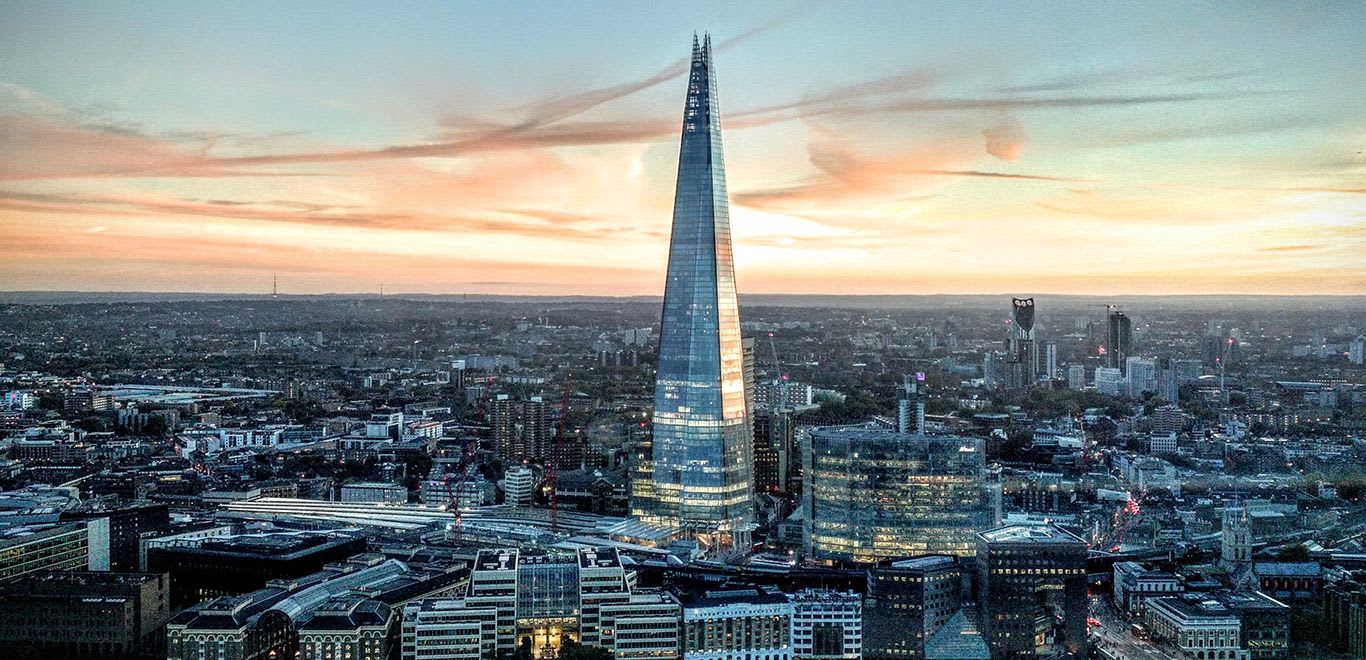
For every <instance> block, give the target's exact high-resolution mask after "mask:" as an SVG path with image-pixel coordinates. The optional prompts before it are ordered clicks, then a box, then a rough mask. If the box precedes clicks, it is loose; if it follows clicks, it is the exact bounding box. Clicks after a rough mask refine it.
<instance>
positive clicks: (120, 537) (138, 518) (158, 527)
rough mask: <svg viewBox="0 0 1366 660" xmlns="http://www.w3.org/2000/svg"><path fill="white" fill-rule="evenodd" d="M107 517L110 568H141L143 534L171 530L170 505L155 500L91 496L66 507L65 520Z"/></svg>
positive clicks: (121, 570)
mask: <svg viewBox="0 0 1366 660" xmlns="http://www.w3.org/2000/svg"><path fill="white" fill-rule="evenodd" d="M100 518H103V519H106V520H108V525H109V570H111V571H119V572H130V571H136V570H138V567H139V565H140V557H139V555H138V552H139V548H140V542H141V541H142V537H143V535H157V534H165V533H168V532H170V531H171V514H170V508H169V507H168V506H167V505H165V504H160V503H156V502H146V501H143V502H119V501H110V500H108V499H96V500H89V501H86V502H84V503H83V504H81V505H80V506H78V507H76V508H74V509H70V510H67V511H63V512H62V515H61V519H62V520H96V519H100Z"/></svg>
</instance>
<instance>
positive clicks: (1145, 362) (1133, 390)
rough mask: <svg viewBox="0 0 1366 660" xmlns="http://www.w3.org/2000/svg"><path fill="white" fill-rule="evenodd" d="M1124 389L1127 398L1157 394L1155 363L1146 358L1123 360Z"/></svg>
mask: <svg viewBox="0 0 1366 660" xmlns="http://www.w3.org/2000/svg"><path fill="white" fill-rule="evenodd" d="M1124 379H1125V386H1124V389H1125V391H1126V393H1128V395H1129V396H1133V397H1142V396H1144V394H1145V393H1150V394H1155V393H1157V363H1155V362H1153V361H1152V360H1150V359H1148V358H1141V357H1132V356H1131V357H1128V358H1126V359H1125V360H1124Z"/></svg>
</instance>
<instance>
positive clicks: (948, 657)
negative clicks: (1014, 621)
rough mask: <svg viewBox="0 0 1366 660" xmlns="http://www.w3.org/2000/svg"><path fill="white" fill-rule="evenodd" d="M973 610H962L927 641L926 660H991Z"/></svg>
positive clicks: (989, 650)
mask: <svg viewBox="0 0 1366 660" xmlns="http://www.w3.org/2000/svg"><path fill="white" fill-rule="evenodd" d="M972 612H973V610H972V609H971V608H964V609H960V610H958V611H957V612H955V613H954V615H953V616H952V617H949V620H948V621H945V622H944V625H942V626H940V627H939V630H936V631H935V632H934V634H932V635H930V636H929V638H928V639H926V640H925V660H991V649H989V648H988V647H987V641H986V639H985V638H984V637H982V632H981V631H980V630H978V629H977V624H976V623H975V620H976V616H969V614H971V613H972Z"/></svg>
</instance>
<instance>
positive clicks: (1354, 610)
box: [1323, 569, 1366, 658]
mask: <svg viewBox="0 0 1366 660" xmlns="http://www.w3.org/2000/svg"><path fill="white" fill-rule="evenodd" d="M1323 613H1324V618H1325V619H1326V620H1327V623H1328V635H1329V638H1330V639H1331V642H1332V646H1333V649H1334V650H1336V651H1343V652H1346V653H1347V654H1348V656H1349V657H1353V658H1366V571H1348V570H1345V569H1337V570H1335V571H1333V572H1332V573H1330V574H1329V576H1328V579H1327V583H1326V584H1325V586H1324V597H1323Z"/></svg>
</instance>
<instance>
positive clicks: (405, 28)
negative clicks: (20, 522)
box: [0, 2, 1366, 294]
mask: <svg viewBox="0 0 1366 660" xmlns="http://www.w3.org/2000/svg"><path fill="white" fill-rule="evenodd" d="M733 5H735V6H733ZM694 31H710V32H711V33H712V35H713V37H714V39H715V40H716V41H717V43H718V44H724V45H722V46H721V47H719V48H718V49H717V56H716V59H717V67H718V76H719V80H720V95H721V103H722V126H723V129H724V130H725V143H726V157H727V166H728V170H729V179H730V188H731V192H732V207H733V213H732V216H733V218H734V224H735V234H736V262H737V271H738V279H739V283H740V288H741V290H742V291H766V292H779V291H781V292H803V291H810V292H821V293H931V292H999V291H1021V292H1029V291H1040V292H1044V291H1046V292H1067V293H1170V292H1183V293H1184V292H1190V293H1198V292H1222V291H1250V290H1260V291H1264V292H1279V293H1364V292H1366V263H1363V262H1364V261H1366V259H1363V258H1362V255H1363V254H1366V249H1363V248H1366V245H1363V243H1364V242H1366V229H1363V226H1364V225H1366V223H1364V222H1363V216H1364V215H1366V214H1364V213H1363V211H1366V205H1363V202H1362V193H1363V190H1364V189H1366V160H1363V157H1362V148H1363V143H1366V126H1364V124H1363V119H1366V111H1364V110H1363V108H1366V92H1363V90H1366V73H1363V72H1364V71H1366V67H1364V66H1362V65H1363V56H1366V43H1363V41H1364V40H1366V37H1363V35H1366V4H1363V3H1359V2H1342V3H1315V4H1307V3H1240V4H1237V5H1233V4H1227V3H1142V4H1138V5H1135V4H1132V3H1123V4H1121V3H967V2H954V3H918V2H893V3H873V2H861V3H842V4H840V5H838V6H829V5H827V4H816V3H802V4H791V3H705V2H689V3H668V4H665V3H627V2H620V3H616V2H592V3H572V2H566V3H550V2H545V3H540V2H537V3H383V4H382V3H361V2H343V3H327V4H322V3H290V4H283V5H279V6H277V5H274V4H269V3H214V4H210V3H194V2H191V3H184V2H181V3H138V4H136V5H133V4H128V3H125V4H114V3H63V2H53V3H27V2H0V122H2V123H0V240H3V241H5V242H7V243H8V244H10V246H11V249H10V250H6V254H5V255H0V279H3V280H5V281H6V282H7V288H14V289H44V288H55V289H107V288H130V289H153V290H210V291H212V290H223V291H238V290H252V289H255V288H260V286H261V282H263V281H264V282H269V279H270V275H271V274H272V273H276V272H279V273H281V280H282V282H285V283H287V284H288V286H292V287H293V288H294V289H295V290H297V291H300V292H305V291H309V292H312V291H349V290H370V289H372V288H373V285H374V283H375V282H377V281H378V280H379V279H386V281H389V282H391V283H392V284H391V288H394V289H402V290H412V291H434V292H435V291H440V292H460V291H472V292H474V291H480V292H497V293H552V292H562V293H608V294H636V293H657V292H658V291H659V290H660V289H661V288H662V281H663V275H662V270H663V268H662V266H663V260H664V255H665V250H666V247H667V245H666V244H665V242H666V240H667V239H666V238H664V237H665V236H666V232H667V227H668V221H669V217H668V213H669V207H670V201H671V196H672V176H673V168H674V166H675V159H676V157H677V130H678V127H677V123H678V117H679V115H680V108H679V106H680V105H681V102H682V98H683V93H684V89H683V87H684V83H683V79H682V77H681V75H675V74H677V71H676V68H677V63H678V62H679V61H680V60H681V59H682V58H684V57H686V55H687V49H688V46H689V42H690V40H691V36H692V34H693V32H694ZM651 83H652V84H651ZM513 129H515V130H513ZM509 131H511V134H512V136H513V137H512V139H508V138H507V136H508V135H509ZM491 136H497V138H498V139H493V137H491ZM471 144H473V145H477V147H475V148H471V147H470V146H469V145H471ZM169 245H175V246H176V248H175V249H172V248H170V247H168V246H169ZM1021 251H1027V252H1028V253H1029V254H1030V258H1028V259H1023V258H1021V257H1020V256H1019V255H1020V253H1021ZM338 255H341V256H343V257H344V258H340V259H339V258H337V257H338Z"/></svg>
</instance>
